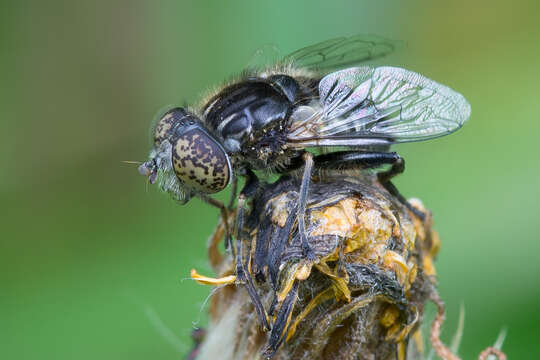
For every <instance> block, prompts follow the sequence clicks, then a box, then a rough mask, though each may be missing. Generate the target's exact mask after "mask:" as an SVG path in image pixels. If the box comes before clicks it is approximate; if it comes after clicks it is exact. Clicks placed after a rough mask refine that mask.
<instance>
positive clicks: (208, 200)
mask: <svg viewBox="0 0 540 360" xmlns="http://www.w3.org/2000/svg"><path fill="white" fill-rule="evenodd" d="M199 198H200V199H201V200H202V201H204V202H205V203H207V204H209V205H212V206H214V207H217V208H218V209H219V210H220V211H221V221H223V225H224V226H225V247H226V248H227V244H230V243H231V236H232V235H231V230H230V229H229V210H228V209H227V207H225V205H224V204H223V203H222V202H221V201H219V200H216V199H214V198H212V197H210V196H208V195H206V194H199Z"/></svg>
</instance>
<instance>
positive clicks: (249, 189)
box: [235, 170, 270, 331]
mask: <svg viewBox="0 0 540 360" xmlns="http://www.w3.org/2000/svg"><path fill="white" fill-rule="evenodd" d="M258 187H259V179H257V176H255V174H254V173H253V172H252V171H250V170H248V171H247V174H246V183H245V185H244V188H243V189H242V191H240V195H239V196H238V209H237V213H236V231H235V235H236V236H235V239H236V282H237V283H238V284H245V285H246V290H247V292H248V294H249V297H250V298H251V302H252V303H253V307H254V308H255V312H256V313H257V317H258V319H259V323H260V324H261V327H262V329H263V331H266V330H269V329H270V326H269V324H268V315H267V314H266V311H265V310H264V306H263V305H262V301H261V298H260V297H259V294H258V293H257V290H256V289H255V285H254V284H253V279H252V278H251V274H247V273H246V270H245V269H246V266H247V264H248V263H249V261H246V264H244V256H243V254H242V245H243V242H244V236H243V234H244V211H245V205H246V200H247V199H248V198H249V197H251V196H253V195H254V194H255V192H256V191H257V188H258Z"/></svg>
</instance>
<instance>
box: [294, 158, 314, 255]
mask: <svg viewBox="0 0 540 360" xmlns="http://www.w3.org/2000/svg"><path fill="white" fill-rule="evenodd" d="M302 159H303V160H304V173H303V175H302V184H301V185H300V195H299V199H298V213H297V216H296V218H297V219H298V233H299V234H300V239H301V241H302V251H303V253H304V256H305V257H306V259H307V260H308V261H311V262H313V261H315V253H314V252H313V249H312V248H311V247H310V246H309V242H308V239H307V235H306V222H305V221H306V220H305V216H306V203H307V196H308V190H309V183H310V181H311V173H312V172H313V164H314V162H313V155H312V154H311V153H309V152H305V153H304V154H303V155H302Z"/></svg>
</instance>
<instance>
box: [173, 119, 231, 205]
mask: <svg viewBox="0 0 540 360" xmlns="http://www.w3.org/2000/svg"><path fill="white" fill-rule="evenodd" d="M172 160H173V167H174V172H175V173H176V176H177V177H178V179H180V181H182V182H183V183H185V184H187V185H189V186H190V187H192V188H194V189H196V190H198V191H201V192H203V193H206V194H213V193H216V192H218V191H221V190H223V189H224V188H225V187H226V186H227V185H228V183H229V180H230V178H231V171H232V169H231V164H230V162H229V156H228V155H227V153H226V152H225V150H224V149H223V147H222V146H221V145H220V144H219V143H218V142H217V141H216V140H215V139H213V138H212V137H211V136H210V135H209V134H208V133H207V132H206V131H204V130H202V129H200V128H196V127H195V128H192V129H189V130H187V131H185V132H184V133H183V134H182V135H181V136H179V137H178V138H176V139H175V141H174V143H173V149H172Z"/></svg>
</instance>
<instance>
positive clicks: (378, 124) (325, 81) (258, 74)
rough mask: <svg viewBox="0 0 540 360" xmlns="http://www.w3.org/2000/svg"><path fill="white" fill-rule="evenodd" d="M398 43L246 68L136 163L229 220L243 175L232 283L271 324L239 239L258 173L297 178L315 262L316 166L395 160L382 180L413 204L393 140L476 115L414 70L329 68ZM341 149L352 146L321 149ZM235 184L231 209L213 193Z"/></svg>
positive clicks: (376, 41) (334, 45)
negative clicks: (311, 228) (400, 181)
mask: <svg viewBox="0 0 540 360" xmlns="http://www.w3.org/2000/svg"><path fill="white" fill-rule="evenodd" d="M394 45H395V43H394V42H392V41H389V40H385V39H382V38H378V37H373V36H371V37H370V36H362V35H359V36H353V37H342V38H337V39H332V40H328V41H325V42H322V43H318V44H315V45H312V46H309V47H306V48H303V49H301V50H298V51H295V52H293V53H291V54H289V55H287V56H285V57H284V58H283V60H281V61H279V62H278V64H275V65H273V66H271V67H268V68H264V69H258V70H248V71H245V72H244V74H243V75H242V76H241V77H240V78H239V79H237V80H236V81H233V82H231V83H229V84H227V85H225V86H223V87H222V88H220V90H219V91H217V92H215V93H214V95H213V96H210V97H209V98H208V99H205V100H204V101H202V103H201V104H200V105H199V106H194V107H190V108H182V107H175V108H171V109H169V110H168V111H166V112H165V113H164V114H163V115H161V116H160V117H159V121H158V122H157V125H156V126H155V129H154V144H153V148H152V149H151V151H150V157H149V160H148V161H147V162H145V163H143V164H142V165H141V166H140V167H139V172H140V173H141V174H143V175H146V176H148V177H149V182H150V183H154V182H156V181H159V186H160V188H161V189H162V190H164V191H165V192H168V193H169V194H171V195H172V197H173V198H174V199H176V200H177V201H179V202H180V203H182V204H183V203H186V202H187V201H189V199H190V198H191V197H194V196H195V197H199V198H201V199H202V200H203V201H206V202H208V203H210V204H211V205H213V206H216V207H218V208H219V209H220V210H221V213H222V216H223V217H224V223H225V224H227V219H228V215H227V214H228V211H229V210H231V208H232V204H233V202H234V198H236V181H237V180H236V179H237V177H238V176H243V177H245V178H246V182H245V185H244V187H243V189H242V190H241V191H240V194H239V195H238V198H237V200H238V203H237V206H238V211H237V217H236V222H235V227H236V229H237V230H236V231H235V233H236V234H235V235H236V249H235V250H236V279H237V282H238V283H245V284H246V285H247V288H248V291H249V293H250V295H251V296H252V298H253V300H254V304H255V307H256V309H258V310H257V311H258V313H259V318H260V319H261V322H262V324H263V327H265V328H268V323H267V319H266V318H265V317H264V316H263V312H262V305H261V304H260V301H259V300H258V298H257V296H256V292H255V290H254V288H253V284H252V282H251V280H250V277H249V276H247V275H246V273H245V270H244V269H245V264H243V257H242V241H241V239H239V237H241V236H242V231H241V229H242V228H243V217H244V207H245V203H246V199H248V198H250V197H251V196H252V195H253V194H254V193H255V191H256V190H257V188H258V178H257V176H256V175H255V173H254V171H256V170H265V171H266V172H269V173H278V174H284V173H292V172H295V171H298V172H299V173H300V174H301V178H302V180H301V187H300V191H299V199H298V204H299V205H298V213H297V221H298V231H299V233H300V238H301V240H302V244H303V251H304V255H305V257H306V258H307V259H308V260H310V259H311V260H312V259H314V256H313V252H312V250H311V249H310V247H309V244H308V241H307V238H306V231H305V220H304V214H305V209H306V199H307V194H308V190H309V183H310V177H311V175H312V173H313V171H315V170H343V169H375V168H379V167H381V166H383V165H389V166H390V168H389V169H388V170H386V171H381V172H379V173H378V174H377V176H378V180H379V182H380V183H381V184H382V185H383V186H384V187H385V188H386V189H387V190H388V191H389V192H390V193H392V194H393V195H395V196H397V197H398V198H399V199H400V200H401V201H402V202H404V204H406V205H407V202H406V200H405V199H404V198H403V197H402V196H401V195H400V194H399V192H398V191H397V189H396V188H395V187H394V186H393V184H392V183H391V181H390V180H391V178H392V177H393V176H395V175H397V174H399V173H401V172H403V171H404V161H403V159H402V158H401V157H400V156H399V155H398V154H397V153H395V152H390V151H389V149H390V145H392V144H396V143H403V142H411V141H422V140H428V139H432V138H436V137H440V136H444V135H447V134H449V133H452V132H454V131H456V130H457V129H459V128H460V127H461V126H462V125H463V123H464V122H465V121H466V120H467V119H468V117H469V115H470V106H469V104H468V102H467V101H466V100H465V98H464V97H463V96H462V95H460V94H458V93H457V92H455V91H453V90H451V89H449V88H448V87H446V86H443V85H441V84H438V83H436V82H435V81H432V80H429V79H427V78H425V77H423V76H422V75H420V74H417V73H415V72H412V71H408V70H405V69H401V68H396V67H370V66H362V67H350V68H345V69H342V70H337V71H335V72H329V70H334V69H339V68H343V67H345V66H347V65H351V64H357V63H359V62H362V61H365V60H370V59H373V58H376V57H379V56H382V55H385V54H387V53H389V52H391V51H392V50H393V48H394ZM325 70H326V71H325ZM335 147H340V148H342V149H343V148H344V149H346V150H339V151H337V150H336V151H333V152H332V151H330V152H326V153H324V154H322V155H316V154H315V152H316V151H317V150H321V149H323V148H324V149H332V148H335ZM231 182H232V185H233V195H232V202H231V203H230V204H229V206H228V207H227V206H225V205H224V204H223V203H221V202H220V201H217V200H215V199H213V198H211V197H210V196H209V195H210V194H213V193H217V192H219V191H221V190H223V189H225V187H227V185H228V184H229V183H231ZM409 208H411V207H410V206H409ZM226 226H227V225H226ZM227 234H229V235H230V231H229V230H228V229H227ZM227 239H228V240H227V243H229V242H230V237H229V236H227ZM233 250H234V249H233Z"/></svg>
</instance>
